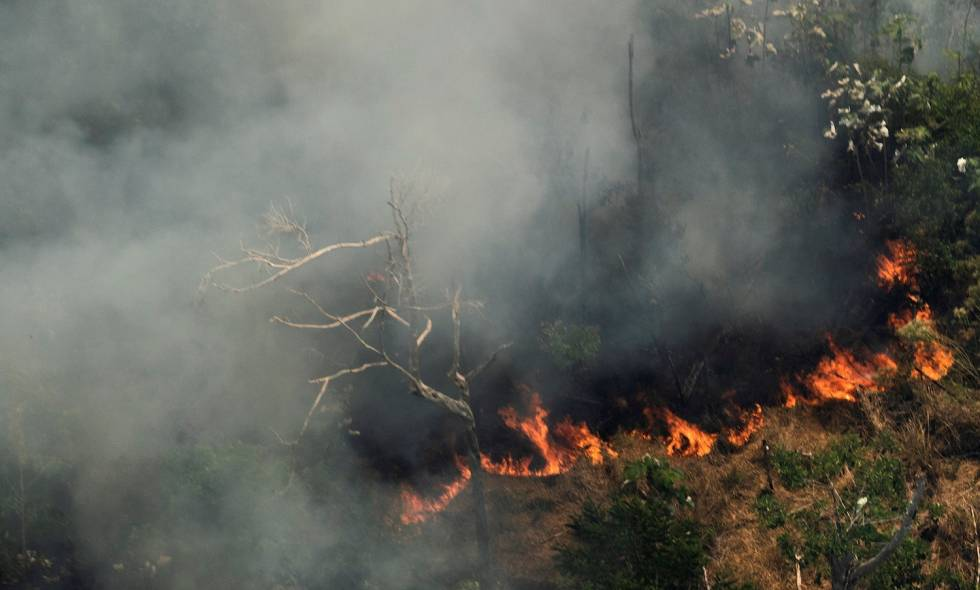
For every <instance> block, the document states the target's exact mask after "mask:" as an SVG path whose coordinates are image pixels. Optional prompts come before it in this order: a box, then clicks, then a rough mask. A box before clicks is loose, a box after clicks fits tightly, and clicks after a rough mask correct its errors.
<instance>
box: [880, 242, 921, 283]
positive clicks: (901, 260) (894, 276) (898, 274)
mask: <svg viewBox="0 0 980 590" xmlns="http://www.w3.org/2000/svg"><path fill="white" fill-rule="evenodd" d="M885 247H886V248H887V249H888V253H887V254H879V255H878V285H879V286H880V287H882V288H884V289H891V288H893V287H895V286H896V285H906V286H909V287H915V286H916V284H915V257H916V252H915V248H914V247H913V246H912V244H910V243H908V242H906V241H904V240H889V241H887V242H885Z"/></svg>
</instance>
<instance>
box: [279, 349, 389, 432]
mask: <svg viewBox="0 0 980 590" xmlns="http://www.w3.org/2000/svg"><path fill="white" fill-rule="evenodd" d="M387 364H388V363H387V362H385V361H374V362H370V363H364V364H363V365H361V366H359V367H354V368H350V369H342V370H340V371H337V372H336V373H333V374H330V375H326V376H324V377H318V378H316V379H312V380H311V381H310V383H319V384H320V391H319V392H317V394H316V398H314V400H313V403H312V404H311V405H310V411H309V412H307V413H306V419H305V420H303V427H302V428H301V429H300V431H299V434H298V435H297V436H296V440H297V441H298V440H299V439H300V438H302V437H303V434H305V433H306V429H307V428H309V426H310V420H311V419H312V418H313V414H314V413H315V412H316V409H317V408H318V407H319V406H320V401H321V400H322V399H323V396H324V394H326V393H327V388H328V387H329V386H330V382H331V381H333V380H334V379H337V378H338V377H343V376H345V375H354V374H357V373H363V372H364V371H367V370H368V369H373V368H375V367H383V366H385V365H387Z"/></svg>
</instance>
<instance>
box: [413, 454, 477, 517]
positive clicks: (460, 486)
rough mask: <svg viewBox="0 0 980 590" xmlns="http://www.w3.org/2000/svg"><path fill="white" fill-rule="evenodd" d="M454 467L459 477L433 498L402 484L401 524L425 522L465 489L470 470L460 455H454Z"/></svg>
mask: <svg viewBox="0 0 980 590" xmlns="http://www.w3.org/2000/svg"><path fill="white" fill-rule="evenodd" d="M456 468H457V469H458V470H459V477H458V478H457V479H456V480H455V481H453V482H452V483H448V484H446V485H444V486H443V488H442V493H441V494H439V495H438V496H437V497H435V498H431V499H425V498H423V497H422V496H420V495H419V494H417V493H416V492H415V491H413V490H412V489H411V488H409V487H408V486H407V485H406V486H402V514H401V521H402V524H418V523H421V522H425V521H426V520H428V519H429V517H430V516H432V515H433V514H436V513H439V512H442V511H443V510H445V509H446V506H449V503H450V502H452V501H453V498H455V497H456V496H458V495H459V493H460V492H462V491H463V490H465V489H466V486H467V485H468V484H469V483H470V477H471V476H472V472H471V471H470V468H469V467H468V466H467V465H466V462H465V461H464V460H463V458H462V457H459V456H457V457H456Z"/></svg>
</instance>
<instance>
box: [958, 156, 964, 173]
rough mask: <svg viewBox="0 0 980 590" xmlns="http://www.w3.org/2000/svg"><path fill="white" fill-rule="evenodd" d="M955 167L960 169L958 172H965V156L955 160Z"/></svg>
mask: <svg viewBox="0 0 980 590" xmlns="http://www.w3.org/2000/svg"><path fill="white" fill-rule="evenodd" d="M956 169H957V170H959V171H960V174H966V158H960V159H959V160H956Z"/></svg>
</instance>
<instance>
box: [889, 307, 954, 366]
mask: <svg viewBox="0 0 980 590" xmlns="http://www.w3.org/2000/svg"><path fill="white" fill-rule="evenodd" d="M913 320H915V321H917V322H921V323H922V324H924V325H925V327H926V328H927V329H928V330H929V331H931V332H936V326H935V323H934V322H933V319H932V310H931V309H930V308H929V305H928V304H925V305H923V306H922V308H921V309H919V310H917V311H916V312H915V313H914V314H913V313H912V311H910V310H906V311H904V312H902V313H900V314H891V315H890V316H888V323H889V325H891V327H892V328H893V329H894V330H896V331H897V330H900V329H902V328H904V327H905V326H907V325H908V324H909V323H911V322H912V321H913ZM914 362H915V366H914V368H913V371H915V372H918V373H919V374H920V375H922V376H925V377H927V378H929V379H932V380H933V381H939V380H940V379H942V378H943V377H945V376H946V374H947V373H949V370H950V369H951V368H952V367H953V362H954V357H953V353H952V352H951V351H950V350H949V349H948V348H946V346H944V345H943V344H942V343H941V342H939V341H937V340H930V341H927V342H916V343H915V357H914Z"/></svg>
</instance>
